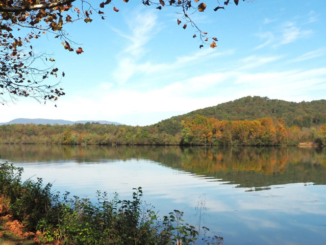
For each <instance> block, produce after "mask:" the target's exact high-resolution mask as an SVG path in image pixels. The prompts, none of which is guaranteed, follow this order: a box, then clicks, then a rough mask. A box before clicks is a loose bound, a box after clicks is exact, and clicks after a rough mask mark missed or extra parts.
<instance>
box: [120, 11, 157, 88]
mask: <svg viewBox="0 0 326 245" xmlns="http://www.w3.org/2000/svg"><path fill="white" fill-rule="evenodd" d="M131 14H132V15H134V16H133V17H132V18H130V20H127V24H128V27H129V30H130V32H131V33H130V34H129V35H128V34H124V33H121V32H120V31H116V32H117V33H118V35H120V36H121V37H124V38H125V39H127V44H126V48H125V49H124V50H123V51H122V52H121V53H119V54H118V56H117V61H118V62H117V63H118V68H117V70H116V71H115V72H114V78H115V79H116V81H118V82H119V83H120V84H124V83H125V82H126V81H128V79H129V78H130V77H131V76H132V75H133V74H134V73H135V71H136V65H135V62H136V61H137V60H139V59H140V58H141V57H142V56H144V55H145V53H146V52H148V49H146V47H145V46H146V44H147V43H148V42H149V40H150V39H151V38H152V37H153V36H154V35H155V34H156V33H157V32H158V31H159V25H158V23H157V16H156V14H154V13H153V12H151V11H146V12H140V11H137V12H134V13H131ZM131 20H132V21H131Z"/></svg>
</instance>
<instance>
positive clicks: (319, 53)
mask: <svg viewBox="0 0 326 245" xmlns="http://www.w3.org/2000/svg"><path fill="white" fill-rule="evenodd" d="M325 54H326V49H325V48H322V49H317V50H314V51H311V52H308V53H305V54H303V55H300V56H299V57H297V58H295V59H293V60H291V62H300V61H305V60H310V59H314V58H318V57H321V56H324V55H325Z"/></svg>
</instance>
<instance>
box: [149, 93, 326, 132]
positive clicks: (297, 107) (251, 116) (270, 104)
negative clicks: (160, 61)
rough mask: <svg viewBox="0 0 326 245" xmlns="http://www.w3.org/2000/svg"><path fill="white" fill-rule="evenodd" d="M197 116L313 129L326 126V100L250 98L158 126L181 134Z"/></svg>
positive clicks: (190, 113) (197, 112)
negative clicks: (183, 122)
mask: <svg viewBox="0 0 326 245" xmlns="http://www.w3.org/2000/svg"><path fill="white" fill-rule="evenodd" d="M196 114H199V115H201V116H205V117H214V118H217V119H219V120H231V121H234V120H256V119H260V118H266V117H271V118H275V117H276V118H282V119H283V120H284V121H285V122H286V125H287V126H289V127H291V126H293V125H297V126H299V127H312V126H314V125H320V124H324V123H326V100H316V101H311V102H304V101H303V102H299V103H297V102H288V101H284V100H276V99H269V98H268V97H259V96H254V97H251V96H248V97H244V98H241V99H238V100H234V101H230V102H227V103H223V104H219V105H216V106H212V107H207V108H203V109H199V110H195V111H192V112H189V113H187V114H184V115H180V116H175V117H172V118H170V119H166V120H163V121H161V122H159V123H157V124H155V126H157V127H158V128H159V130H160V131H161V132H163V131H164V132H166V133H169V134H175V133H177V132H180V129H181V128H182V126H181V125H180V121H181V120H186V119H191V118H193V117H194V116H195V115H196Z"/></svg>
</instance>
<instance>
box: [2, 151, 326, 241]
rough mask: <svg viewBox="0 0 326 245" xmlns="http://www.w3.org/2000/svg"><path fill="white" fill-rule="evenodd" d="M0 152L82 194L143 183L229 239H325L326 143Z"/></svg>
mask: <svg viewBox="0 0 326 245" xmlns="http://www.w3.org/2000/svg"><path fill="white" fill-rule="evenodd" d="M0 156H1V158H2V159H1V160H2V161H4V160H8V161H10V162H13V163H15V165H16V166H21V167H24V169H25V171H24V176H23V177H24V178H25V179H26V178H30V177H31V178H36V177H42V178H43V179H44V181H45V182H51V183H53V186H54V189H55V190H59V191H61V192H64V191H70V192H71V193H72V194H73V195H78V196H81V197H89V198H91V199H95V192H96V190H102V191H107V192H108V193H109V194H111V196H113V193H114V192H118V193H119V196H120V198H130V197H131V194H132V188H134V187H138V186H141V187H143V190H144V200H145V201H146V202H147V203H151V204H152V205H153V206H155V210H156V211H159V215H161V216H163V215H165V214H168V213H169V212H170V211H172V210H174V209H178V210H181V211H184V212H185V220H186V221H187V222H188V223H191V224H194V225H198V224H199V222H200V224H201V226H202V225H205V226H207V227H209V228H210V230H211V234H216V235H219V236H223V237H224V240H225V242H224V244H225V245H229V244H235V245H237V244H238V245H240V244H257V245H263V244H281V245H283V244H284V245H287V244H289V245H290V244H291V245H292V244H305V245H306V244H313V245H319V244H320V245H325V244H326V149H323V150H314V149H300V148H249V147H247V148H232V149H219V148H211V149H207V148H184V149H181V148H179V147H116V148H114V147H99V146H97V147H96V146H92V147H77V146H76V147H67V146H43V145H38V146H36V145H24V146H17V145H0ZM196 207H197V208H196ZM198 207H200V208H198ZM200 212H201V214H202V215H201V218H200V215H199V213H200Z"/></svg>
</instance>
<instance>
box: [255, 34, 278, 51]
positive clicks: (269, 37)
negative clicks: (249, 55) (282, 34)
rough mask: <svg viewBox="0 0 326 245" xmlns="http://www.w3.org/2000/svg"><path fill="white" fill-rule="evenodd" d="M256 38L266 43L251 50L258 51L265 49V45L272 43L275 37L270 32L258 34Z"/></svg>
mask: <svg viewBox="0 0 326 245" xmlns="http://www.w3.org/2000/svg"><path fill="white" fill-rule="evenodd" d="M257 36H258V37H259V38H261V39H265V40H266V41H265V42H264V43H262V44H260V45H258V46H257V47H255V48H253V51H254V50H258V49H261V48H264V47H266V46H267V45H269V44H271V43H272V42H274V40H275V37H274V34H273V33H272V32H264V33H259V34H257Z"/></svg>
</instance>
